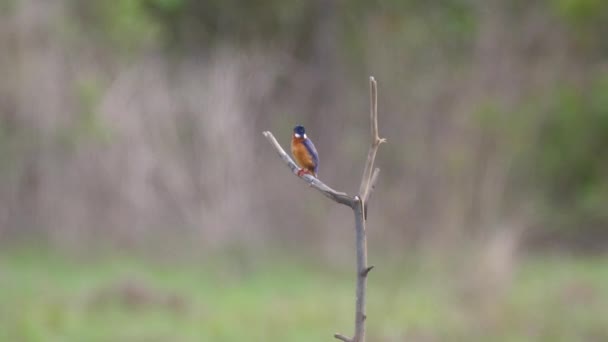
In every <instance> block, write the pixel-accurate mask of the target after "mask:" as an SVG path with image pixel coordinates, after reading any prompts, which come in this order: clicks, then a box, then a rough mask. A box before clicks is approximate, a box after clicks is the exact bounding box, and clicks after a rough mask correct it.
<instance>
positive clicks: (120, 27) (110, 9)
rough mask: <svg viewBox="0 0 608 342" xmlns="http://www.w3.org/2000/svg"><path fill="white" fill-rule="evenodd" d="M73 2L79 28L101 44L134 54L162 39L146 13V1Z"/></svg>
mask: <svg viewBox="0 0 608 342" xmlns="http://www.w3.org/2000/svg"><path fill="white" fill-rule="evenodd" d="M71 1H72V6H71V8H72V10H73V11H74V12H75V14H76V16H75V17H76V18H77V20H78V24H79V25H78V26H79V28H81V29H82V31H83V32H84V33H85V34H87V35H89V37H91V38H92V39H94V40H95V41H96V42H98V43H101V44H104V45H106V46H108V47H115V48H118V49H119V50H122V51H126V52H130V51H132V50H137V49H139V48H141V47H142V46H145V44H147V43H150V42H153V41H155V39H156V38H157V36H158V31H159V27H158V25H157V24H156V22H155V21H154V20H153V19H152V18H151V17H150V16H149V15H148V13H147V12H146V11H145V6H144V2H145V0H117V1H111V2H110V1H80V0H71ZM163 2H167V3H168V2H169V1H167V0H165V1H163Z"/></svg>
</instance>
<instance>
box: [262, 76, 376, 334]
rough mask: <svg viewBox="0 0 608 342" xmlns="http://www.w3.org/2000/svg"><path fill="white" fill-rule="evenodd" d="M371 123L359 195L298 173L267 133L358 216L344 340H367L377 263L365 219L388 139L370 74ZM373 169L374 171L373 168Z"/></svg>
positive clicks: (310, 181) (328, 193)
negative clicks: (349, 322)
mask: <svg viewBox="0 0 608 342" xmlns="http://www.w3.org/2000/svg"><path fill="white" fill-rule="evenodd" d="M369 81H370V97H371V106H370V126H371V137H372V142H371V147H370V149H369V153H368V155H367V162H366V163H365V168H364V170H363V177H362V179H361V185H360V187H359V195H358V196H355V197H350V196H348V195H347V194H346V193H343V192H338V191H336V190H334V189H332V188H330V187H329V186H327V185H325V183H323V182H321V181H320V180H319V179H317V178H315V177H313V176H311V175H309V174H302V175H298V171H300V168H299V167H298V166H297V165H296V163H295V162H294V161H293V160H292V159H291V157H289V155H287V153H285V150H283V148H282V147H281V145H280V144H279V143H278V142H277V140H276V139H275V138H274V136H273V135H272V133H270V132H268V131H266V132H264V133H263V134H264V136H265V137H266V139H268V141H270V143H271V144H272V145H273V147H274V149H275V150H276V151H277V153H278V154H279V156H280V157H281V159H283V161H284V162H285V164H286V165H287V166H288V167H289V168H290V169H291V172H292V173H293V174H295V175H297V176H299V177H300V178H301V179H303V180H304V181H305V182H307V183H308V184H309V185H310V186H312V187H313V188H315V189H317V190H319V191H320V192H321V193H322V194H323V195H325V196H326V197H328V198H330V199H332V200H334V201H335V202H338V203H341V204H344V205H347V206H349V207H351V208H352V210H353V214H354V216H355V235H356V239H355V240H356V249H357V290H356V302H355V334H354V336H353V338H348V337H345V336H344V335H341V334H334V337H335V338H336V339H338V340H341V341H343V342H365V320H366V319H367V316H366V315H365V301H366V299H365V292H366V287H367V276H368V274H369V272H370V271H371V270H372V269H373V268H374V266H367V236H366V235H367V233H366V230H365V223H366V220H367V205H366V203H367V201H368V200H369V198H370V196H371V194H372V192H373V191H374V189H375V187H376V182H377V181H378V176H379V174H380V169H377V168H376V169H374V161H375V159H376V153H377V151H378V146H380V144H382V143H383V142H385V141H386V139H383V138H380V137H379V136H378V90H377V84H376V80H375V79H374V78H373V77H370V79H369ZM372 170H373V171H372Z"/></svg>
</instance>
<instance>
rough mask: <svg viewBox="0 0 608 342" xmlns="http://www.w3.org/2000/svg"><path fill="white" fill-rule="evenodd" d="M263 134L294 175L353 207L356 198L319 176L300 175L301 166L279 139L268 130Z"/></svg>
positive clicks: (341, 202) (329, 196)
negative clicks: (331, 185) (340, 190)
mask: <svg viewBox="0 0 608 342" xmlns="http://www.w3.org/2000/svg"><path fill="white" fill-rule="evenodd" d="M262 134H264V136H265V137H266V139H268V141H270V143H271V144H272V145H273V146H274V149H275V150H276V151H277V153H278V154H279V156H280V157H281V159H283V161H284V162H285V164H287V166H288V167H289V168H290V169H291V172H292V173H293V174H294V175H296V176H298V177H300V178H301V179H303V180H304V181H305V182H306V183H308V184H309V185H310V186H312V187H313V188H315V189H317V190H319V191H320V192H321V193H322V194H323V195H325V196H326V197H327V198H329V199H331V200H333V201H335V202H338V203H340V204H344V205H346V206H349V207H351V208H352V207H353V205H354V204H355V200H354V198H352V197H350V196H348V194H346V193H344V192H339V191H336V190H334V189H332V188H330V187H329V186H327V185H326V184H325V183H323V182H321V181H320V180H319V179H318V178H315V177H313V176H311V175H309V174H307V173H305V174H302V175H301V176H299V175H298V171H300V168H299V167H298V165H297V164H296V163H295V162H294V161H293V160H292V159H291V157H290V156H289V155H288V154H287V153H286V152H285V150H284V149H283V148H282V147H281V145H280V144H279V142H278V141H277V139H275V137H274V135H272V133H271V132H268V131H266V132H263V133H262Z"/></svg>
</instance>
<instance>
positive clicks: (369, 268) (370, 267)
mask: <svg viewBox="0 0 608 342" xmlns="http://www.w3.org/2000/svg"><path fill="white" fill-rule="evenodd" d="M373 269H374V266H369V267H368V268H366V269H364V270H363V272H361V275H362V276H363V277H367V274H368V273H369V271H371V270H373Z"/></svg>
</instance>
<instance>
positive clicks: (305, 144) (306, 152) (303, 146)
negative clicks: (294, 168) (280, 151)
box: [291, 125, 319, 177]
mask: <svg viewBox="0 0 608 342" xmlns="http://www.w3.org/2000/svg"><path fill="white" fill-rule="evenodd" d="M291 154H292V155H293V158H294V159H295V160H296V163H297V164H298V166H299V167H300V171H298V176H302V175H303V174H305V173H308V174H310V175H313V176H315V177H317V170H318V169H319V155H318V154H317V149H316V148H315V145H314V144H313V143H312V141H311V140H310V139H308V137H307V136H306V130H305V129H304V126H299V125H298V126H296V127H294V129H293V136H292V137H291Z"/></svg>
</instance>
